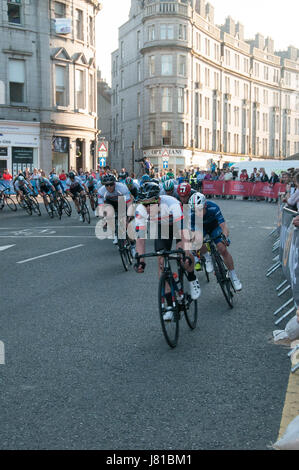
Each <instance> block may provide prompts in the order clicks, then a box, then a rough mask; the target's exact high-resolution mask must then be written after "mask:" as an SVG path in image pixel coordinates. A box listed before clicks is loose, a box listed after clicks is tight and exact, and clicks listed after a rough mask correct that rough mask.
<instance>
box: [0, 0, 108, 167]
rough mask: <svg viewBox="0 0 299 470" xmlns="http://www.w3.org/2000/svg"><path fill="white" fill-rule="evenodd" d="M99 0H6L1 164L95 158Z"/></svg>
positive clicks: (0, 48)
mask: <svg viewBox="0 0 299 470" xmlns="http://www.w3.org/2000/svg"><path fill="white" fill-rule="evenodd" d="M100 7H101V6H100V3H99V2H98V1H97V0H60V1H54V0H43V1H41V0H2V2H1V7H0V64H1V67H0V168H1V167H5V166H7V167H8V168H9V169H11V170H12V171H13V173H14V174H15V173H17V172H18V171H19V170H20V169H24V168H27V167H29V168H33V167H38V168H43V169H44V170H45V171H46V172H47V171H49V170H50V169H51V168H52V167H56V170H57V171H60V170H61V169H64V170H68V169H69V168H70V167H73V168H74V169H78V168H81V167H83V168H87V169H90V168H92V167H94V165H95V163H96V162H95V144H96V140H97V100H96V80H97V77H96V64H95V17H96V15H97V13H98V12H99V10H100Z"/></svg>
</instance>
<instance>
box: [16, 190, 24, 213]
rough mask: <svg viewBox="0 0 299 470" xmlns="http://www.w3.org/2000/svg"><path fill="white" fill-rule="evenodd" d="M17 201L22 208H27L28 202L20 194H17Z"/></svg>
mask: <svg viewBox="0 0 299 470" xmlns="http://www.w3.org/2000/svg"><path fill="white" fill-rule="evenodd" d="M17 203H18V204H19V206H20V208H21V209H25V210H26V203H25V202H24V199H23V200H22V199H21V197H20V196H19V194H17Z"/></svg>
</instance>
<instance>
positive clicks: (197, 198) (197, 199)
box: [189, 193, 206, 210]
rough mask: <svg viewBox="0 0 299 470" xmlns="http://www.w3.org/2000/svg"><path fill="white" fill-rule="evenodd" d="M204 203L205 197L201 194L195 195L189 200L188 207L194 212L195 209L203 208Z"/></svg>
mask: <svg viewBox="0 0 299 470" xmlns="http://www.w3.org/2000/svg"><path fill="white" fill-rule="evenodd" d="M205 203H206V196H205V195H204V194H201V193H195V194H193V196H191V198H190V200H189V207H190V209H192V210H195V208H196V207H198V206H202V207H204V205H205Z"/></svg>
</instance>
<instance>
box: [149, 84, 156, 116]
mask: <svg viewBox="0 0 299 470" xmlns="http://www.w3.org/2000/svg"><path fill="white" fill-rule="evenodd" d="M155 97H156V94H155V89H154V88H152V89H151V90H150V113H155V112H156V106H155Z"/></svg>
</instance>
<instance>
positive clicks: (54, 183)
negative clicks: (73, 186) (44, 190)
mask: <svg viewBox="0 0 299 470" xmlns="http://www.w3.org/2000/svg"><path fill="white" fill-rule="evenodd" d="M50 183H51V184H52V186H54V188H55V191H59V189H61V191H62V192H64V188H63V185H62V183H61V181H60V180H59V181H57V180H54V181H53V179H52V178H50Z"/></svg>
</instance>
